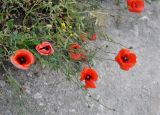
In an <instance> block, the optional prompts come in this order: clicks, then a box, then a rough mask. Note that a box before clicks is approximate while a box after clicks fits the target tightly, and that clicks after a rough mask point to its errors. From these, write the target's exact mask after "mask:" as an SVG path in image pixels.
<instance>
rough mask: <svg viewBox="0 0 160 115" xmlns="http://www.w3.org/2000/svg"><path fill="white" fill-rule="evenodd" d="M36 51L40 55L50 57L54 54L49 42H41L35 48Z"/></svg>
mask: <svg viewBox="0 0 160 115" xmlns="http://www.w3.org/2000/svg"><path fill="white" fill-rule="evenodd" d="M36 50H37V52H38V53H39V54H40V55H45V56H47V55H51V54H53V53H54V50H53V48H52V45H51V44H50V43H49V42H42V43H41V44H38V45H37V46H36Z"/></svg>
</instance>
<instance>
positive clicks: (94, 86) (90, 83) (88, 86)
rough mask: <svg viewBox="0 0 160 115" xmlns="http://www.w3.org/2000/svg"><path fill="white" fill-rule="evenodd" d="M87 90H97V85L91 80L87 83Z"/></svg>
mask: <svg viewBox="0 0 160 115" xmlns="http://www.w3.org/2000/svg"><path fill="white" fill-rule="evenodd" d="M84 87H85V88H86V89H87V88H96V85H95V83H94V81H92V80H90V81H85V86H84Z"/></svg>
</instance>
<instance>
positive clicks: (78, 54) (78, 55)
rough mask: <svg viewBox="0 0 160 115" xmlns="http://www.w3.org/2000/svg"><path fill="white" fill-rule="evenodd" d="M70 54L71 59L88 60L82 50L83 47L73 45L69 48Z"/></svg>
mask: <svg viewBox="0 0 160 115" xmlns="http://www.w3.org/2000/svg"><path fill="white" fill-rule="evenodd" d="M68 52H69V57H70V58H71V59H72V60H82V59H86V55H85V53H84V52H83V51H82V50H81V47H80V45H78V44H71V45H70V46H69V48H68Z"/></svg>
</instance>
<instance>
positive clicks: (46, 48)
mask: <svg viewBox="0 0 160 115" xmlns="http://www.w3.org/2000/svg"><path fill="white" fill-rule="evenodd" d="M42 49H45V50H47V51H48V50H49V49H50V48H49V46H45V47H43V48H41V50H42Z"/></svg>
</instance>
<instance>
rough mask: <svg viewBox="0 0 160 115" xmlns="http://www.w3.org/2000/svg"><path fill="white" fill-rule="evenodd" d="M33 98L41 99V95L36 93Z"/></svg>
mask: <svg viewBox="0 0 160 115" xmlns="http://www.w3.org/2000/svg"><path fill="white" fill-rule="evenodd" d="M34 98H35V99H41V98H42V95H41V94H40V93H36V94H35V95H34Z"/></svg>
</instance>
